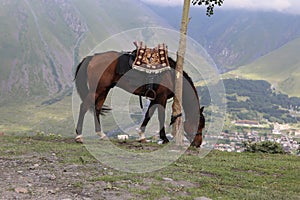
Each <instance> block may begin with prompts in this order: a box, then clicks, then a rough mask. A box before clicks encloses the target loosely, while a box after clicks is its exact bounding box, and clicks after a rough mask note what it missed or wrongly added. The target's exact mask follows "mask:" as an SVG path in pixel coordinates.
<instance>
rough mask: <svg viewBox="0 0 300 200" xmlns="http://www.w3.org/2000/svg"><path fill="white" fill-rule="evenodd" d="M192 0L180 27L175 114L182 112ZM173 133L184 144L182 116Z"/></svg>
mask: <svg viewBox="0 0 300 200" xmlns="http://www.w3.org/2000/svg"><path fill="white" fill-rule="evenodd" d="M190 4H191V1H190V0H185V1H184V5H183V11H182V19H181V28H180V41H179V48H178V51H177V62H176V77H175V91H174V92H175V95H174V102H173V104H172V112H173V116H178V115H179V114H180V113H181V112H182V108H181V104H182V83H183V80H182V78H183V76H182V74H183V63H184V56H185V51H186V37H187V36H186V35H187V29H188V24H189V12H190ZM172 135H173V136H174V137H175V141H176V144H177V145H183V124H182V117H181V116H180V117H178V118H177V119H176V121H175V123H174V124H173V127H172Z"/></svg>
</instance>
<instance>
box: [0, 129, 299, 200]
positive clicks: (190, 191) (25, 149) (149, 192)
mask: <svg viewBox="0 0 300 200" xmlns="http://www.w3.org/2000/svg"><path fill="white" fill-rule="evenodd" d="M0 137H1V139H0V161H1V162H0V168H1V169H2V173H1V174H0V178H1V180H2V181H1V182H0V186H1V187H0V188H1V189H0V194H1V196H2V197H3V198H4V199H11V198H12V197H15V198H19V199H35V198H39V199H61V198H65V199H66V198H72V199H73V198H76V199H81V198H93V199H94V198H96V199H98V198H99V199H120V198H121V199H186V200H192V199H195V198H197V197H198V198H199V197H207V198H211V199H253V200H254V199H255V200H256V199H262V200H263V199H295V200H296V199H299V197H300V190H299V187H298V186H299V184H300V174H299V171H300V160H299V157H297V156H290V155H270V154H252V153H225V152H219V151H212V152H210V153H209V154H208V155H207V156H206V157H204V158H202V159H201V158H199V157H198V156H197V150H195V149H189V150H188V151H187V152H186V153H185V154H184V155H183V156H181V157H180V158H179V159H178V160H177V161H176V162H174V163H173V164H171V165H169V166H167V167H166V168H163V169H161V170H159V171H155V172H149V173H143V174H134V173H124V172H120V171H116V170H114V169H111V168H109V167H107V166H105V165H104V164H103V163H101V162H99V161H97V160H95V158H93V157H92V156H91V154H89V152H88V151H87V150H86V149H85V147H84V146H83V145H79V144H75V143H74V142H72V141H70V140H69V139H67V138H59V137H53V136H42V135H39V136H34V137H24V136H23V137H22V136H0ZM115 144H116V145H119V146H120V147H122V148H125V149H126V148H129V149H128V150H131V151H132V150H134V151H143V150H141V149H143V148H145V149H152V151H155V150H157V149H158V148H160V146H157V145H153V144H151V145H150V144H142V145H141V144H138V143H130V144H129V143H127V144H126V143H118V142H116V143H115ZM149 145H150V146H149ZM133 159H134V158H133ZM12 166H14V167H13V168H12ZM53 186H55V187H53Z"/></svg>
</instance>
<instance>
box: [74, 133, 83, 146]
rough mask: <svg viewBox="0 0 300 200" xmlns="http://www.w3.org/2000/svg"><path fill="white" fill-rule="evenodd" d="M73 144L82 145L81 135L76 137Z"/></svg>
mask: <svg viewBox="0 0 300 200" xmlns="http://www.w3.org/2000/svg"><path fill="white" fill-rule="evenodd" d="M75 142H77V143H80V144H82V143H83V138H82V135H78V136H77V137H76V138H75Z"/></svg>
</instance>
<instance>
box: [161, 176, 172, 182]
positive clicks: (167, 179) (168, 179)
mask: <svg viewBox="0 0 300 200" xmlns="http://www.w3.org/2000/svg"><path fill="white" fill-rule="evenodd" d="M162 179H163V180H164V181H174V180H173V179H171V178H166V177H163V178H162Z"/></svg>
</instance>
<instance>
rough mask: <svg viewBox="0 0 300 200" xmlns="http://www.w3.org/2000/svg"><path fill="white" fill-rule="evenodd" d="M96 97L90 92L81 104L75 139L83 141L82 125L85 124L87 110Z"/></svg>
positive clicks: (79, 141)
mask: <svg viewBox="0 0 300 200" xmlns="http://www.w3.org/2000/svg"><path fill="white" fill-rule="evenodd" d="M93 97H94V94H88V95H87V97H86V98H85V99H84V100H83V102H82V103H81V104H80V111H79V117H78V121H77V126H76V134H77V136H76V138H75V141H76V142H78V143H82V142H83V140H82V126H83V120H84V116H85V114H86V112H87V111H88V110H89V108H90V107H91V105H92V104H91V102H92V98H93Z"/></svg>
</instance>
